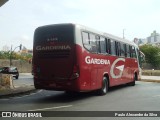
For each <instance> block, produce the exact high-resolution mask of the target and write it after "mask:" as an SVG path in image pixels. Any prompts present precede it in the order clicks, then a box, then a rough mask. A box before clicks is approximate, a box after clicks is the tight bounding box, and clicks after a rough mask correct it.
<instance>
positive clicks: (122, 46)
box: [120, 43, 125, 57]
mask: <svg viewBox="0 0 160 120" xmlns="http://www.w3.org/2000/svg"><path fill="white" fill-rule="evenodd" d="M120 46H121V49H120V52H121V56H123V57H125V44H123V43H120Z"/></svg>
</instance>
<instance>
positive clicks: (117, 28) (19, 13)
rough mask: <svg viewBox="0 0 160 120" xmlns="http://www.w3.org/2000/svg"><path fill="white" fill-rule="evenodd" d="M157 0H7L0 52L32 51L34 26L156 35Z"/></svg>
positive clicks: (159, 23) (159, 26)
mask: <svg viewBox="0 0 160 120" xmlns="http://www.w3.org/2000/svg"><path fill="white" fill-rule="evenodd" d="M159 5H160V0H9V1H8V2H7V3H6V4H4V5H3V6H2V7H0V50H2V47H3V46H5V45H7V46H9V47H10V46H11V45H12V46H13V48H15V47H17V46H19V45H20V44H22V45H23V46H25V47H26V48H27V49H32V48H33V35H34V31H35V29H36V28H37V27H38V26H42V25H48V24H57V23H77V24H81V25H85V26H87V27H90V28H93V29H96V30H98V31H101V32H106V33H110V34H113V35H115V36H118V37H123V31H124V37H125V38H126V39H128V40H130V41H133V39H134V38H147V37H148V36H150V34H151V33H152V32H153V31H154V30H156V31H157V32H158V33H160V7H159Z"/></svg>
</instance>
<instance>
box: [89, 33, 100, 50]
mask: <svg viewBox="0 0 160 120" xmlns="http://www.w3.org/2000/svg"><path fill="white" fill-rule="evenodd" d="M89 40H90V45H91V49H90V51H91V52H93V53H97V52H98V49H97V43H96V36H95V35H94V34H92V33H90V34H89Z"/></svg>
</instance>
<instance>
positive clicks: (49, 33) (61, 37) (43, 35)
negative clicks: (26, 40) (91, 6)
mask: <svg viewBox="0 0 160 120" xmlns="http://www.w3.org/2000/svg"><path fill="white" fill-rule="evenodd" d="M35 41H36V42H35ZM73 41H74V27H73V25H50V26H44V27H39V28H37V30H36V31H35V34H34V42H35V43H36V44H38V43H41V44H43V43H46V42H67V43H72V42H73Z"/></svg>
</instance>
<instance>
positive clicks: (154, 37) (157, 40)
mask: <svg viewBox="0 0 160 120" xmlns="http://www.w3.org/2000/svg"><path fill="white" fill-rule="evenodd" d="M147 41H148V42H147V43H148V44H153V45H158V44H160V34H159V33H157V32H156V31H153V33H151V35H150V36H149V37H147Z"/></svg>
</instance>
